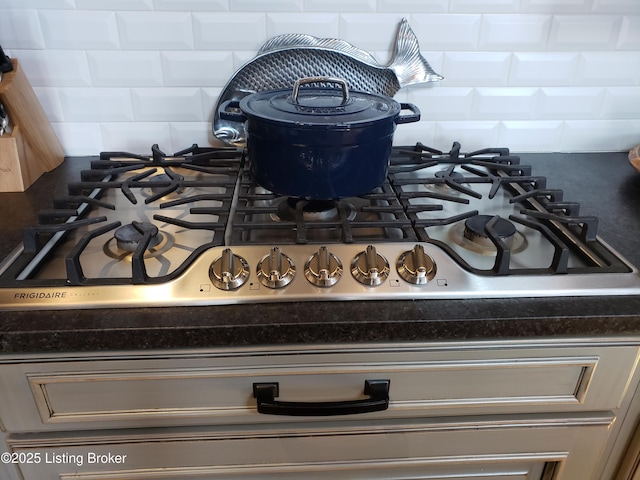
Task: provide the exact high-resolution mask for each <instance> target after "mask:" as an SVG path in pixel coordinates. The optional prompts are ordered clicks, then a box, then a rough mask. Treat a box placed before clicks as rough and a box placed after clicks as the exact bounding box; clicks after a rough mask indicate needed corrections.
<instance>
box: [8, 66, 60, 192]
mask: <svg viewBox="0 0 640 480" xmlns="http://www.w3.org/2000/svg"><path fill="white" fill-rule="evenodd" d="M11 62H12V63H13V70H12V71H11V72H9V73H5V74H4V75H2V81H0V102H2V103H3V104H4V106H5V108H6V110H7V114H8V115H9V121H10V123H11V125H12V126H13V130H12V132H11V134H10V135H9V134H6V133H5V134H4V135H2V136H0V192H24V191H25V190H26V189H27V188H29V186H30V185H31V184H32V183H33V182H35V181H36V180H37V179H38V178H39V177H40V175H42V174H43V173H44V172H48V171H50V170H53V169H54V168H56V167H57V166H58V165H60V164H61V163H62V162H63V160H64V150H63V149H62V145H60V141H59V140H58V137H56V134H55V132H54V131H53V128H52V127H51V124H50V123H49V119H48V118H47V115H46V114H45V113H44V110H43V109H42V106H41V105H40V102H39V101H38V98H37V97H36V94H35V93H34V91H33V88H31V85H30V84H29V80H27V77H26V76H25V74H24V72H23V71H22V69H21V68H20V66H19V65H18V61H17V60H16V59H11Z"/></svg>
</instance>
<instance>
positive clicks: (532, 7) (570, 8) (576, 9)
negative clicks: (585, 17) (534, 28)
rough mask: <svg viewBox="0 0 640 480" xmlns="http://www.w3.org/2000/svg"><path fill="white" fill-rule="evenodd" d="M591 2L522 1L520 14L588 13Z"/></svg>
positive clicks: (585, 0)
mask: <svg viewBox="0 0 640 480" xmlns="http://www.w3.org/2000/svg"><path fill="white" fill-rule="evenodd" d="M591 1H592V0H522V4H521V5H520V12H522V13H588V12H589V11H590V10H591Z"/></svg>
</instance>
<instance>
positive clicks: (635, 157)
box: [629, 145, 640, 172]
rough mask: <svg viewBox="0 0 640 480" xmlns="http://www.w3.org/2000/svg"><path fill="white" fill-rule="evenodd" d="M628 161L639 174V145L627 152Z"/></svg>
mask: <svg viewBox="0 0 640 480" xmlns="http://www.w3.org/2000/svg"><path fill="white" fill-rule="evenodd" d="M629 161H630V162H631V165H633V166H634V168H635V169H636V170H638V171H639V172H640V145H636V146H635V147H633V148H632V149H631V151H630V152H629Z"/></svg>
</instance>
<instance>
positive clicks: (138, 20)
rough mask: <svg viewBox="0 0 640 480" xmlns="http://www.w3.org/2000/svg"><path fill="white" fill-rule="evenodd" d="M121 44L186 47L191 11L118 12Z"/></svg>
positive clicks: (189, 46)
mask: <svg viewBox="0 0 640 480" xmlns="http://www.w3.org/2000/svg"><path fill="white" fill-rule="evenodd" d="M117 20H118V29H119V31H120V41H121V43H122V48H124V49H131V50H190V49H192V48H193V29H192V26H191V14H190V13H185V12H119V13H117Z"/></svg>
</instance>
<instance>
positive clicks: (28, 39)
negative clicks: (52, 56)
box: [0, 10, 45, 49]
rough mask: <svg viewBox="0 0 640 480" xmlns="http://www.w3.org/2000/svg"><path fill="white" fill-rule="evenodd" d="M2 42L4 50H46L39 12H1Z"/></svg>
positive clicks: (0, 31)
mask: <svg viewBox="0 0 640 480" xmlns="http://www.w3.org/2000/svg"><path fill="white" fill-rule="evenodd" d="M0 42H2V46H3V48H6V49H13V48H24V49H40V48H45V45H44V38H43V36H42V28H41V27H40V19H39V18H38V12H36V11H35V10H4V11H2V10H0Z"/></svg>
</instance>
